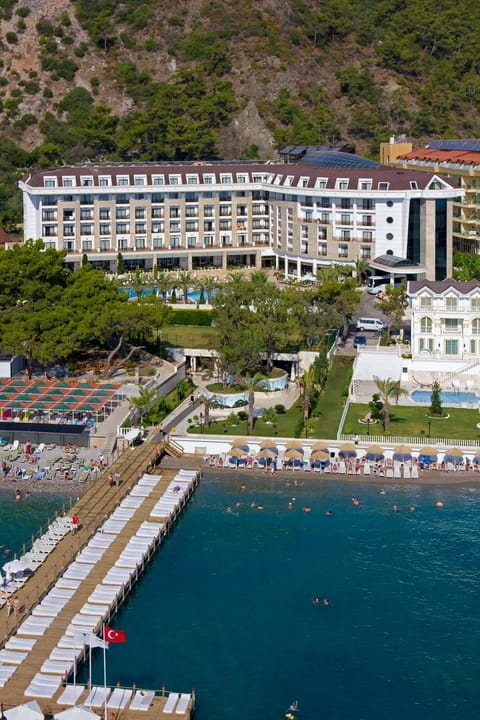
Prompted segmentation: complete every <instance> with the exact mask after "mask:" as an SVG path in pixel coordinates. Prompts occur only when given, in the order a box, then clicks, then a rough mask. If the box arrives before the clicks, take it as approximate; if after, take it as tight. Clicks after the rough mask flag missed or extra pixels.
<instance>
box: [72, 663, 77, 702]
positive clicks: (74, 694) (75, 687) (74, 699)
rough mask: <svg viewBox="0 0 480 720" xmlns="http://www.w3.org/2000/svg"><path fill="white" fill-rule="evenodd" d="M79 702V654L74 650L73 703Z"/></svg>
mask: <svg viewBox="0 0 480 720" xmlns="http://www.w3.org/2000/svg"><path fill="white" fill-rule="evenodd" d="M76 704H77V654H76V652H75V650H74V651H73V705H74V706H75V705H76Z"/></svg>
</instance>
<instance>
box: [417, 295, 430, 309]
mask: <svg viewBox="0 0 480 720" xmlns="http://www.w3.org/2000/svg"><path fill="white" fill-rule="evenodd" d="M432 307H433V302H432V298H431V297H421V298H420V308H421V309H422V310H431V309H432Z"/></svg>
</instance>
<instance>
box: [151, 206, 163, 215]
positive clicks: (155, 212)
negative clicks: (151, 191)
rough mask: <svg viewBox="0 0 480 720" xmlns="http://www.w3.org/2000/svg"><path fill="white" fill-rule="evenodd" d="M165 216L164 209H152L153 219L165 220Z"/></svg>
mask: <svg viewBox="0 0 480 720" xmlns="http://www.w3.org/2000/svg"><path fill="white" fill-rule="evenodd" d="M164 216H165V213H164V210H163V207H152V218H163V217H164Z"/></svg>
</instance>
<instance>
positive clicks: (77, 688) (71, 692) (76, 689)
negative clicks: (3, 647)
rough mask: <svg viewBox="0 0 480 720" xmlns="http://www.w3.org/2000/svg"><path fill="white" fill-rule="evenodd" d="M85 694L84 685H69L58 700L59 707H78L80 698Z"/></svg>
mask: <svg viewBox="0 0 480 720" xmlns="http://www.w3.org/2000/svg"><path fill="white" fill-rule="evenodd" d="M84 692H85V686H84V685H67V687H66V688H65V690H64V691H63V693H62V694H61V695H60V697H59V698H58V699H57V704H58V705H76V704H77V700H78V698H79V697H80V696H81V695H82V694H83V693H84Z"/></svg>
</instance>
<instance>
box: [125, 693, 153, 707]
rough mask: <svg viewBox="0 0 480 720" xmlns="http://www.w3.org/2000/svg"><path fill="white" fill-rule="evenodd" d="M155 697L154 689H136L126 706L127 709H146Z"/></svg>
mask: <svg viewBox="0 0 480 720" xmlns="http://www.w3.org/2000/svg"><path fill="white" fill-rule="evenodd" d="M154 697H155V691H154V690H137V692H136V693H135V695H134V697H133V700H132V702H131V703H130V705H129V706H128V709H129V710H148V708H149V707H150V705H151V704H152V702H153V698H154Z"/></svg>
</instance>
